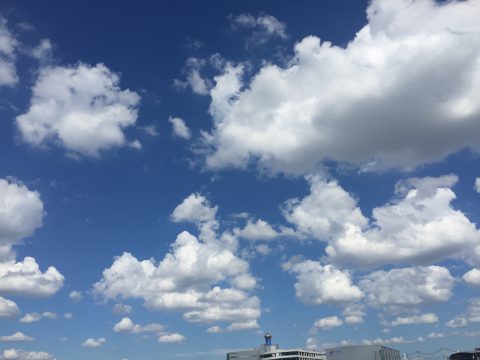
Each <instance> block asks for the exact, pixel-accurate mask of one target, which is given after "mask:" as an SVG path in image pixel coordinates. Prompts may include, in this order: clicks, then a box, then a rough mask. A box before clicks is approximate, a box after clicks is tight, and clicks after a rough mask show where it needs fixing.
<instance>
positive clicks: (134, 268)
mask: <svg viewBox="0 0 480 360" xmlns="http://www.w3.org/2000/svg"><path fill="white" fill-rule="evenodd" d="M182 218H183V217H182ZM200 218H202V219H203V218H204V216H203V215H202V216H200ZM225 283H230V285H231V287H221V286H220V284H222V285H223V284H225ZM255 285H256V282H255V279H254V278H253V277H252V276H251V275H250V273H249V266H248V263H247V262H245V261H244V260H242V259H240V258H238V257H237V256H236V255H235V254H234V253H233V252H232V251H231V250H229V249H227V248H225V245H224V244H223V243H222V242H221V241H217V240H214V241H209V242H203V241H201V240H199V239H197V238H196V237H195V236H193V235H191V234H189V233H188V232H182V233H181V234H179V235H178V237H177V239H176V241H175V242H174V243H173V244H172V246H171V251H170V252H169V253H168V254H167V255H166V256H165V257H164V258H163V260H161V261H160V262H159V263H158V264H157V263H156V262H155V260H153V259H150V260H143V261H139V260H137V259H136V258H135V257H134V256H132V255H131V254H129V253H124V254H123V255H122V256H120V257H117V258H116V259H115V261H114V263H113V264H112V266H111V267H110V268H108V269H105V270H104V272H103V277H102V279H101V280H100V281H99V282H97V283H96V284H95V285H94V293H95V294H96V295H97V296H101V297H102V298H104V299H105V300H114V299H128V298H139V299H143V300H144V302H145V306H146V307H147V308H149V309H154V310H161V309H172V310H178V311H182V312H183V316H184V318H185V319H186V320H187V321H191V322H206V323H208V322H218V321H228V322H243V321H249V320H253V319H257V318H258V317H259V316H260V301H259V299H258V298H257V297H255V296H251V295H250V294H249V291H250V290H251V289H253V288H254V287H255Z"/></svg>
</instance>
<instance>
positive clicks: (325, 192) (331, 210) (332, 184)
mask: <svg viewBox="0 0 480 360" xmlns="http://www.w3.org/2000/svg"><path fill="white" fill-rule="evenodd" d="M307 180H308V182H309V184H310V193H309V194H308V195H307V196H305V197H304V198H303V199H301V200H300V199H290V200H288V201H287V202H286V203H285V205H284V208H283V214H284V216H285V218H286V219H287V220H288V221H289V222H290V223H292V224H294V225H295V226H296V228H297V229H298V230H299V231H301V232H303V233H305V234H309V235H311V236H314V237H316V238H317V239H320V240H325V241H326V240H328V239H329V238H331V237H334V236H335V235H337V236H338V235H339V234H342V233H343V232H344V231H345V226H346V224H349V225H351V226H357V227H360V228H363V227H365V226H366V225H367V224H368V220H367V219H366V218H365V217H364V216H363V214H362V212H361V210H360V209H359V208H358V207H357V203H356V201H355V199H353V197H352V196H351V195H350V194H349V193H347V192H346V191H345V190H344V189H343V188H342V187H341V186H340V185H339V184H338V183H337V182H336V181H333V180H332V181H327V180H326V179H324V178H322V177H321V176H319V175H315V176H308V177H307Z"/></svg>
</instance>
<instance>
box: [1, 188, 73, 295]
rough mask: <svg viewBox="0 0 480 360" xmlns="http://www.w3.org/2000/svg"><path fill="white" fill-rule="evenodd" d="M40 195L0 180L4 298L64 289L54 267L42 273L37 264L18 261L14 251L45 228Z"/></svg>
mask: <svg viewBox="0 0 480 360" xmlns="http://www.w3.org/2000/svg"><path fill="white" fill-rule="evenodd" d="M43 215H44V210H43V203H42V201H41V199H40V194H39V193H38V192H36V191H32V190H29V189H28V188H27V187H26V186H25V185H22V184H21V183H19V182H15V181H13V180H12V181H11V182H9V181H7V180H4V179H0V295H3V294H11V295H22V296H40V297H45V296H50V295H53V294H54V293H56V292H57V291H58V290H59V289H60V288H61V287H62V286H63V281H64V277H63V275H62V274H60V273H59V272H58V270H57V269H56V268H54V267H53V266H50V267H49V268H48V269H47V271H46V272H44V273H42V272H41V270H40V268H39V265H38V264H37V262H36V260H35V259H34V258H32V257H28V256H27V257H25V258H24V259H23V261H18V262H17V261H16V254H15V251H13V250H12V247H13V246H15V245H18V244H20V243H21V241H22V240H23V239H24V238H26V237H28V236H31V235H32V234H33V232H34V231H35V230H36V229H37V228H39V227H41V226H42V219H43Z"/></svg>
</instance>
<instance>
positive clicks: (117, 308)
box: [112, 304, 133, 314]
mask: <svg viewBox="0 0 480 360" xmlns="http://www.w3.org/2000/svg"><path fill="white" fill-rule="evenodd" d="M132 310H133V309H132V307H131V306H130V305H125V304H115V305H113V308H112V311H113V313H114V314H130V313H131V312H132Z"/></svg>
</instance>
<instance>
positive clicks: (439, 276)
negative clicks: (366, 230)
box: [358, 266, 454, 311]
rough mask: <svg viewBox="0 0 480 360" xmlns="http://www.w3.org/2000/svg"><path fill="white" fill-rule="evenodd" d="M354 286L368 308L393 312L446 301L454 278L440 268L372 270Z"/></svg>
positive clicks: (445, 269)
mask: <svg viewBox="0 0 480 360" xmlns="http://www.w3.org/2000/svg"><path fill="white" fill-rule="evenodd" d="M358 286H359V288H360V289H361V290H362V291H363V292H365V293H366V294H367V296H366V300H367V302H368V304H369V305H370V306H373V307H384V308H385V309H388V310H392V311H397V310H402V309H412V308H414V307H417V306H420V305H424V304H429V303H433V302H445V301H447V300H448V299H450V297H451V296H452V295H453V293H452V289H453V286H454V278H453V276H452V275H451V274H450V272H449V271H448V269H447V268H444V267H441V266H425V267H410V268H398V269H392V270H389V271H384V270H380V271H375V272H373V273H371V274H368V275H366V276H364V277H363V278H362V280H360V282H359V284H358Z"/></svg>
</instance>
